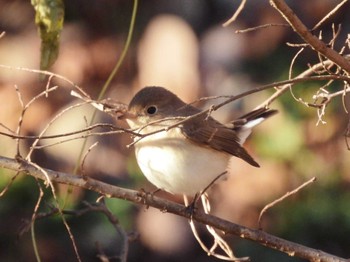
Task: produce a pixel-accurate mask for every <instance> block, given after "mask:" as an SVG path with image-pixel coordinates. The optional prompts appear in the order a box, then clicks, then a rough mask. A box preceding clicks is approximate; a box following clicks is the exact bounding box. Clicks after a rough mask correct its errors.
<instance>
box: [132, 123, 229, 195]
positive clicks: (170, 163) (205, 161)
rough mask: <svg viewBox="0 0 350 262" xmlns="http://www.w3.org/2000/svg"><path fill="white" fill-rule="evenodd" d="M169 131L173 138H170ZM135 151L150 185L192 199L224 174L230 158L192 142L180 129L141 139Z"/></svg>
mask: <svg viewBox="0 0 350 262" xmlns="http://www.w3.org/2000/svg"><path fill="white" fill-rule="evenodd" d="M170 132H171V135H172V137H173V138H171V139H169V138H168V136H167V135H169V133H170ZM136 139H138V138H136ZM135 152H136V158H137V162H138V164H139V166H140V168H141V171H142V172H143V174H144V175H145V176H146V177H147V179H148V180H149V181H150V182H151V183H153V184H154V185H156V186H157V187H158V188H160V189H163V190H165V191H168V192H170V193H173V194H185V195H189V196H193V195H195V194H196V193H198V192H200V191H201V190H203V189H205V188H206V187H207V186H208V185H209V184H210V183H211V182H212V181H213V180H214V179H215V178H216V177H217V176H218V175H219V174H221V173H222V172H223V171H225V170H226V168H227V165H228V161H229V158H230V155H228V154H226V153H221V152H219V151H216V150H214V149H211V148H209V147H199V146H198V145H196V144H195V143H192V142H191V141H190V140H188V139H186V138H184V137H183V135H182V134H181V130H180V129H179V128H173V129H170V130H169V131H162V132H159V133H156V134H154V135H151V136H148V137H145V138H143V139H141V140H140V141H138V142H137V143H136V144H135Z"/></svg>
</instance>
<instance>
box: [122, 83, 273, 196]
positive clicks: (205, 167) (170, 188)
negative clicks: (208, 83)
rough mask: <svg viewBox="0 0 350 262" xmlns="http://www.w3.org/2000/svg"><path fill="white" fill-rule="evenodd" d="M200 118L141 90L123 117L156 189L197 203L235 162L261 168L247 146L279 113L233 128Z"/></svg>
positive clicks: (247, 118) (258, 115) (174, 100)
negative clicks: (254, 130)
mask: <svg viewBox="0 0 350 262" xmlns="http://www.w3.org/2000/svg"><path fill="white" fill-rule="evenodd" d="M200 112H201V110H200V109H198V108H195V107H193V106H192V105H189V104H186V103H185V102H183V101H182V100H181V99H180V98H178V97H177V96H176V95H175V94H173V93H172V92H170V91H168V90H167V89H165V88H163V87H156V86H152V87H145V88H143V89H141V90H140V91H139V92H138V93H137V94H136V95H135V96H134V97H133V98H132V100H131V102H130V103H129V106H128V109H127V112H125V113H124V114H123V116H121V117H120V118H122V119H125V120H126V121H127V123H128V124H129V126H130V127H131V128H132V129H133V130H134V131H135V132H136V133H138V134H140V135H141V136H135V138H134V146H135V153H136V159H137V163H138V165H139V167H140V169H141V171H142V172H143V174H144V175H145V176H146V178H147V179H148V180H149V181H150V182H151V183H152V184H154V185H155V186H156V187H157V188H159V189H162V190H165V191H167V192H170V193H172V194H182V195H185V196H190V197H193V196H195V195H196V194H198V193H201V192H202V191H203V190H204V189H206V188H207V187H208V186H209V185H210V184H211V183H212V182H213V181H214V180H215V179H216V178H217V177H218V176H219V175H220V174H222V173H223V172H224V171H225V170H226V169H227V166H228V162H229V159H230V158H231V157H232V156H235V157H238V158H241V159H243V160H244V161H246V162H247V163H249V164H251V165H252V166H255V167H259V164H258V163H257V162H256V161H255V160H254V159H253V158H252V157H251V156H250V155H249V154H248V152H247V151H246V150H245V149H244V148H243V147H242V144H243V143H244V141H245V139H246V138H247V137H248V135H249V134H250V132H251V128H252V127H254V126H255V125H257V124H259V123H261V122H262V121H263V120H264V119H266V118H268V117H270V116H272V115H273V114H275V113H276V112H277V111H276V110H269V109H265V108H262V109H257V110H254V111H252V112H250V113H249V114H246V115H244V116H242V117H240V118H239V119H237V120H235V121H233V122H232V123H231V124H230V125H224V124H221V123H220V122H218V121H217V120H215V119H214V118H212V117H211V116H209V115H208V114H199V113H200ZM196 114H198V115H196ZM194 115H196V116H194ZM159 130H161V131H159ZM157 131H158V132H157ZM147 134H149V135H147Z"/></svg>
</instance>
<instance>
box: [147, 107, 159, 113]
mask: <svg viewBox="0 0 350 262" xmlns="http://www.w3.org/2000/svg"><path fill="white" fill-rule="evenodd" d="M157 110H158V109H157V107H156V106H149V107H147V109H146V112H147V114H149V115H154V114H155V113H157Z"/></svg>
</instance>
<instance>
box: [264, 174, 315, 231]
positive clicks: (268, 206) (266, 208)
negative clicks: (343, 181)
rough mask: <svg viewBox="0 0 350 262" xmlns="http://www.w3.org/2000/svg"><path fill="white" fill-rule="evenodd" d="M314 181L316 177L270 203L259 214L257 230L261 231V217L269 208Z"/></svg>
mask: <svg viewBox="0 0 350 262" xmlns="http://www.w3.org/2000/svg"><path fill="white" fill-rule="evenodd" d="M315 181H316V177H313V178H311V179H309V180H308V181H306V182H305V183H303V184H302V185H300V186H298V187H297V188H296V189H294V190H292V191H290V192H287V193H286V194H284V195H283V196H281V197H280V198H278V199H276V200H274V201H273V202H271V203H270V204H268V205H266V206H265V207H264V208H263V209H262V210H261V212H260V215H259V219H258V225H259V228H260V229H262V226H261V219H262V217H263V215H264V214H265V213H266V211H267V210H268V209H269V208H271V207H274V206H275V205H276V204H278V203H280V202H282V201H283V200H285V199H286V198H287V197H289V196H291V195H294V194H296V193H298V192H299V191H300V190H301V189H303V188H304V187H306V186H308V185H309V184H311V183H313V182H315Z"/></svg>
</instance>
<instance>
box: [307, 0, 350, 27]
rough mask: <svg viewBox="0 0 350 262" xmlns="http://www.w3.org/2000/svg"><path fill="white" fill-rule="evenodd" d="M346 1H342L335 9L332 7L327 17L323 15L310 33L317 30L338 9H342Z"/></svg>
mask: <svg viewBox="0 0 350 262" xmlns="http://www.w3.org/2000/svg"><path fill="white" fill-rule="evenodd" d="M347 1H348V0H343V1H342V2H341V3H339V4H338V5H337V6H336V7H334V8H333V9H332V10H331V11H330V12H329V13H328V14H327V15H325V16H324V17H323V18H322V19H321V20H320V21H319V22H318V23H317V24H316V25H315V26H314V27H313V28H312V29H311V31H315V30H316V29H317V28H319V27H320V26H321V25H322V24H323V23H324V22H325V21H327V19H329V18H330V17H331V16H332V15H334V14H335V13H336V12H337V11H338V10H339V9H340V7H342V6H343V5H344V4H345V3H346V2H347Z"/></svg>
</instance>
